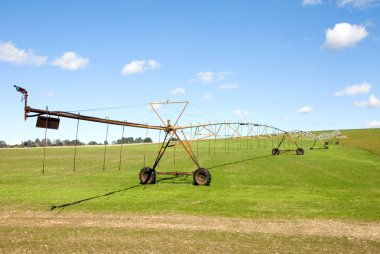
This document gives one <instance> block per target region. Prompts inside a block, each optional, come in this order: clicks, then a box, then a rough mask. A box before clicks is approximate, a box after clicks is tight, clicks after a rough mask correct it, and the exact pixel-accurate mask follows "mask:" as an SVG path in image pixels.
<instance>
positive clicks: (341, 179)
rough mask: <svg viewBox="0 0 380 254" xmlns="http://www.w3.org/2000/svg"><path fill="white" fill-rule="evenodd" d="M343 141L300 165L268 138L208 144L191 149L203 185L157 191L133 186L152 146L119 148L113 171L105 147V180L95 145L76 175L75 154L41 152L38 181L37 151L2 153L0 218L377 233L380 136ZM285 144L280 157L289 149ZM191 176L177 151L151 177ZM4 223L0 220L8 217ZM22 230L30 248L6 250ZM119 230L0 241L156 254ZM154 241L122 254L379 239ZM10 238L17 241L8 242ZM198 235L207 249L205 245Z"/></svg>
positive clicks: (339, 246)
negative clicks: (317, 226)
mask: <svg viewBox="0 0 380 254" xmlns="http://www.w3.org/2000/svg"><path fill="white" fill-rule="evenodd" d="M342 135H344V136H347V138H345V139H340V144H341V145H335V144H333V145H330V149H320V150H309V149H308V147H310V142H303V143H302V142H301V144H302V146H303V147H304V148H305V155H303V156H297V155H295V152H288V153H282V154H280V155H279V156H272V155H271V149H272V145H273V143H272V140H270V139H269V140H256V139H242V140H230V141H226V140H211V141H207V140H205V141H202V142H199V143H194V144H193V149H194V151H195V153H196V154H198V156H199V161H200V164H201V165H202V166H203V167H205V168H208V169H209V170H210V172H211V174H212V181H211V185H210V186H194V185H193V179H192V177H191V176H189V177H174V178H173V177H170V176H158V177H157V180H158V181H157V184H154V185H140V184H139V179H138V173H139V170H140V169H141V168H142V167H143V166H144V154H145V150H146V156H145V164H146V165H147V166H152V164H153V161H154V159H155V155H156V153H157V149H158V144H150V145H147V146H145V145H128V146H123V148H122V160H121V168H120V170H119V163H120V160H119V158H120V154H119V153H120V146H108V147H107V150H106V163H105V170H104V171H103V152H104V147H102V146H99V147H78V149H77V159H76V170H75V172H73V155H74V148H48V149H47V150H46V162H45V172H44V174H42V163H43V152H44V151H43V148H30V149H1V150H0V202H1V204H2V205H1V208H0V212H1V213H2V214H3V215H4V214H5V215H6V214H15V216H16V215H17V214H21V215H22V214H24V213H36V214H39V213H46V214H57V212H59V211H60V214H64V213H68V214H69V213H74V214H77V213H80V214H90V215H94V214H95V215H94V216H96V214H100V215H104V214H107V215H109V214H111V215H115V216H118V215H120V214H122V215H131V216H132V215H133V216H135V215H138V216H141V215H144V216H155V215H160V216H171V217H173V218H174V217H176V216H188V215H191V216H198V217H200V218H231V219H232V220H234V219H236V220H265V221H278V220H287V221H297V220H303V219H306V220H321V221H329V220H334V221H335V220H337V221H343V222H347V223H374V225H376V226H378V225H379V223H380V175H379V173H380V148H379V147H380V129H371V130H347V131H342ZM273 142H275V141H273ZM285 145H286V146H285V147H284V148H285V149H287V145H288V144H285ZM289 148H291V147H289ZM195 169H196V167H195V166H194V165H193V163H192V161H191V160H189V158H188V157H187V156H186V155H185V154H184V153H183V151H182V150H181V148H180V147H176V148H174V147H171V148H169V150H168V151H167V153H166V154H165V156H164V158H163V160H162V162H161V163H160V166H159V168H158V169H157V170H158V171H194V170H195ZM84 199H88V200H87V201H84V202H80V203H78V204H74V205H70V206H66V207H64V208H62V209H55V210H54V211H52V212H50V208H51V207H52V206H59V205H62V204H66V203H72V202H75V201H80V200H84ZM5 215H4V216H3V218H2V219H4V218H5V217H7V216H5ZM21 215H20V216H21ZM9 216H10V215H9ZM24 231H27V232H29V233H30V234H31V235H30V240H31V241H30V242H29V243H28V242H23V241H20V242H19V243H18V244H16V243H17V242H16V243H13V244H12V243H11V240H12V241H14V240H15V239H16V236H21V238H20V239H24V240H25V237H24V238H22V235H23V234H22V232H24ZM120 231H122V230H121V229H118V228H113V229H110V228H98V229H96V228H95V229H94V228H91V227H89V228H80V227H78V228H76V227H75V226H70V227H63V228H62V227H59V228H55V227H52V228H50V229H49V230H48V229H47V228H44V227H41V228H40V227H38V226H37V227H30V226H27V225H26V226H25V227H23V226H22V225H21V226H20V225H18V226H17V227H13V226H12V225H10V226H3V227H1V226H0V232H1V233H2V235H3V236H1V237H0V252H9V251H11V252H22V250H26V251H31V252H33V249H34V250H39V251H36V252H44V251H46V252H49V250H52V249H51V248H52V246H54V247H55V248H58V250H59V251H58V252H64V251H65V250H66V249H65V248H68V252H93V251H94V250H95V249H96V248H95V247H94V246H92V247H91V248H90V247H87V248H86V247H85V246H87V245H84V247H83V248H84V249H81V248H80V245H77V244H78V243H75V240H73V239H71V238H72V237H73V238H75V236H73V235H75V234H81V235H82V236H87V238H86V237H84V238H83V239H88V240H90V239H97V238H98V237H99V235H102V234H104V237H105V239H108V238H109V239H112V240H108V241H104V242H103V241H100V242H99V240H97V241H96V240H94V241H95V242H96V243H99V246H100V247H99V248H103V250H104V251H103V252H107V249H108V250H110V251H111V252H123V251H122V250H123V249H124V248H126V245H125V244H121V243H120V242H118V241H117V240H115V239H119V238H118V237H120V236H122V235H124V236H125V238H126V239H129V240H130V241H132V240H133V239H138V238H139V237H148V236H149V235H150V234H152V235H154V237H153V238H152V241H153V242H156V244H157V245H159V246H161V245H160V244H159V243H160V241H161V240H160V239H161V238H158V237H157V235H158V234H159V231H160V230H158V229H157V230H153V229H152V230H149V229H144V228H139V229H136V230H132V231H131V230H129V231H128V232H129V233H127V232H120ZM161 232H164V234H165V237H164V236H163V238H162V239H165V241H166V242H168V246H170V248H169V249H165V248H164V247H162V248H161V247H160V248H157V249H152V248H151V247H148V248H147V249H144V248H140V247H141V246H140V245H139V244H140V242H138V241H137V242H135V243H134V244H130V245H128V246H130V247H131V249H129V252H132V253H144V252H148V253H151V252H158V253H167V252H174V253H175V252H184V253H192V252H193V251H197V252H204V253H206V252H208V253H210V252H214V253H223V252H224V251H226V252H231V253H232V252H233V253H236V252H246V253H252V252H255V251H256V252H260V253H263V252H268V253H269V252H315V251H316V252H336V251H339V252H340V250H343V251H342V252H345V253H347V252H350V250H353V252H361V251H363V252H365V253H368V252H373V253H375V252H380V240H379V239H378V238H376V239H377V240H376V239H375V240H373V239H372V240H371V239H364V240H360V239H359V240H358V239H356V238H355V239H354V240H350V239H349V238H346V237H345V236H339V237H338V236H335V237H334V236H328V235H326V236H323V235H322V236H321V235H307V236H305V235H303V236H297V235H296V234H290V235H287V234H286V235H281V234H270V233H265V232H264V233H256V234H253V233H249V234H247V233H242V232H240V233H239V232H238V233H236V232H219V233H218V232H217V231H212V230H209V231H207V229H205V230H204V231H192V230H183V229H177V230H174V229H170V228H163V229H162V230H161ZM12 234H13V235H15V238H12V237H11V235H12ZM50 234H52V235H56V237H58V238H59V237H62V239H63V241H66V242H67V243H68V245H65V244H62V243H60V242H56V241H55V240H54V239H55V238H54V239H53V238H50V237H49V235H50ZM379 234H380V233H379ZM4 235H7V236H4ZM27 235H29V234H27ZM116 235H117V237H114V238H113V236H116ZM205 235H207V237H206V239H209V241H208V240H205ZM177 237H179V238H180V239H182V240H180V241H178V243H176V242H175V240H173V239H176V238H177ZM41 239H45V240H46V243H47V245H48V247H46V249H45V247H41V246H43V245H44V244H43V242H41ZM70 239H71V240H70ZM183 239H187V240H188V242H192V241H194V242H193V244H192V245H191V246H192V247H193V249H189V248H184V246H183V244H184V243H183ZM191 239H192V240H191ZM197 239H198V241H197ZM226 239H228V241H227V240H226ZM297 239H298V240H297ZM300 239H301V240H302V241H301V240H300ZM226 241H227V242H230V243H231V244H230V248H228V247H226V246H225V245H226V244H227V242H226ZM298 241H301V242H302V244H301V242H298ZM297 243H298V244H297ZM303 243H305V244H307V245H304V244H303ZM141 244H143V243H141ZM210 244H211V245H210ZM203 245H204V247H202V246H203ZM138 246H140V247H138ZM223 246H224V247H223ZM305 246H309V247H308V248H306V247H305ZM92 248H95V249H92ZM70 250H71V251H70ZM86 250H87V251H86ZM154 250H155V251H154ZM166 250H169V251H166ZM313 250H314V251H313ZM345 250H346V251H345Z"/></svg>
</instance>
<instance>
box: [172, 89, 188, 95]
mask: <svg viewBox="0 0 380 254" xmlns="http://www.w3.org/2000/svg"><path fill="white" fill-rule="evenodd" d="M170 94H173V95H177V94H186V90H185V89H184V88H182V87H177V88H175V89H173V90H172V91H171V92H170Z"/></svg>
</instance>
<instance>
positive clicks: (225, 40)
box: [0, 0, 380, 144]
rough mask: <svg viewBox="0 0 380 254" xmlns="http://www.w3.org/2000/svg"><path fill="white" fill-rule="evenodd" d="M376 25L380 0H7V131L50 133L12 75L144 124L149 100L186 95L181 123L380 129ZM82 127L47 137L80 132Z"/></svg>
mask: <svg viewBox="0 0 380 254" xmlns="http://www.w3.org/2000/svg"><path fill="white" fill-rule="evenodd" d="M379 27H380V1H379V0H304V1H302V0H294V1H288V0H272V1H264V0H263V1H226V0H219V1H169V0H168V1H153V0H151V1H146V0H139V1H94V0H93V1H60V2H58V1H18V0H12V1H8V0H3V1H1V2H0V89H1V93H0V106H1V112H2V116H3V120H2V121H1V127H0V133H1V134H0V140H4V141H6V142H7V143H9V144H12V143H19V142H21V141H23V140H27V139H33V140H34V139H35V138H37V137H38V138H43V135H44V131H43V130H42V129H36V128H35V127H34V125H35V120H34V119H29V120H28V121H27V122H24V120H23V104H22V103H21V102H20V98H21V97H20V95H19V94H18V93H16V91H15V90H14V88H13V85H14V84H16V85H19V86H23V87H25V88H26V89H27V90H28V91H29V94H30V97H29V104H30V106H32V107H34V108H45V107H46V106H48V107H49V109H50V110H63V111H78V110H81V109H94V108H108V107H118V106H126V107H123V108H120V109H117V110H111V109H109V110H102V111H99V110H97V111H85V112H81V114H88V115H95V116H99V117H105V116H107V117H110V118H114V119H118V120H128V121H136V122H141V123H145V122H148V123H152V124H154V123H157V119H156V117H155V115H154V114H153V112H152V111H150V110H149V109H148V108H147V107H146V106H145V105H146V104H147V103H149V102H152V101H166V100H170V101H182V100H188V101H190V102H191V104H190V105H189V108H188V111H187V113H188V114H187V115H186V116H185V117H184V118H183V119H182V122H181V123H182V124H187V123H190V122H192V123H198V122H207V121H225V120H231V121H250V122H258V123H265V124H270V125H273V126H277V127H280V128H282V129H286V130H293V129H300V130H333V129H341V130H342V129H353V128H368V127H380V75H379V73H380V29H379ZM136 105H138V107H135V106H136ZM160 110H161V111H162V113H163V114H165V112H169V113H167V114H168V117H170V118H175V116H173V115H176V114H177V112H178V110H179V109H178V108H176V109H170V110H168V111H165V110H166V109H165V108H162V109H160ZM164 111H165V112H164ZM165 117H166V116H165ZM75 125H76V122H75V121H74V120H68V119H65V120H62V121H61V129H60V130H59V131H49V133H48V137H49V138H51V139H54V138H60V139H66V138H67V139H74V138H75ZM80 126H81V127H80V128H81V129H80V133H79V139H80V140H83V141H86V142H88V141H91V140H97V141H102V140H104V135H105V126H102V125H98V124H89V123H87V124H86V123H81V125H80ZM128 134H130V135H133V136H144V135H146V134H145V131H144V130H132V129H128ZM128 134H126V135H127V136H129V135H128ZM110 135H111V136H110V139H111V140H115V139H117V138H119V136H120V135H121V129H120V127H112V128H111V134H110Z"/></svg>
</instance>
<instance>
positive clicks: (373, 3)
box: [338, 0, 380, 9]
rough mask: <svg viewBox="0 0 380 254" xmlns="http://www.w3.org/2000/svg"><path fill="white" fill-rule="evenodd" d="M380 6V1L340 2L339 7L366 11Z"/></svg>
mask: <svg viewBox="0 0 380 254" xmlns="http://www.w3.org/2000/svg"><path fill="white" fill-rule="evenodd" d="M379 4H380V0H338V6H339V7H346V6H347V7H351V6H352V7H354V8H358V9H366V8H370V7H375V6H378V5H379Z"/></svg>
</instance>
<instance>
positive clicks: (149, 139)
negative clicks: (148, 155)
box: [143, 137, 153, 143]
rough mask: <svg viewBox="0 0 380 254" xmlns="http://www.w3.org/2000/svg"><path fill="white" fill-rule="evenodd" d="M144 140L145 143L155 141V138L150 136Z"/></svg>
mask: <svg viewBox="0 0 380 254" xmlns="http://www.w3.org/2000/svg"><path fill="white" fill-rule="evenodd" d="M143 141H144V143H152V142H153V140H152V139H151V138H150V137H147V138H145V139H144V140H143Z"/></svg>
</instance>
